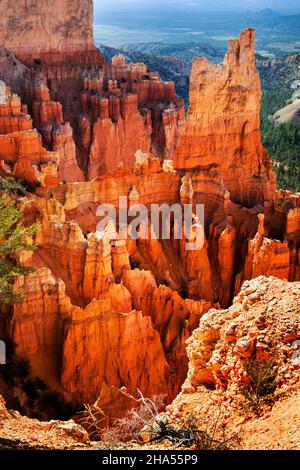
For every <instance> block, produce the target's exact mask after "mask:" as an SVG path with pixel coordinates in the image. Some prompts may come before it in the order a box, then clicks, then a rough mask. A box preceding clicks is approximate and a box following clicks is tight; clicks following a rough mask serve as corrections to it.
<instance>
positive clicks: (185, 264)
mask: <svg viewBox="0 0 300 470" xmlns="http://www.w3.org/2000/svg"><path fill="white" fill-rule="evenodd" d="M6 3H7V2H4V4H6ZM17 3H18V4H20V5H17V6H19V7H20V8H19V9H17V13H16V14H15V15H12V14H11V15H10V11H11V8H12V7H11V6H10V5H8V3H7V5H4V4H3V7H5V9H6V10H5V14H1V15H0V17H1V18H2V20H1V21H2V22H3V25H2V26H3V27H2V29H1V33H0V46H4V47H6V48H8V49H10V52H7V53H5V54H4V53H2V51H1V54H0V78H2V79H3V82H1V83H0V174H1V176H14V177H16V178H17V179H22V180H24V181H25V182H26V183H27V185H28V189H30V190H31V193H26V194H25V196H24V197H22V198H19V199H17V203H18V205H19V206H20V207H21V208H22V210H23V215H22V222H23V223H24V224H25V225H27V226H28V225H30V224H32V223H34V222H38V223H39V229H38V231H37V233H36V235H35V237H34V240H33V241H34V243H35V245H36V250H35V251H34V252H33V253H24V252H21V253H17V254H16V256H17V257H18V259H19V260H20V261H21V262H22V263H24V264H27V265H29V266H32V267H33V268H34V269H35V271H34V272H33V273H32V274H30V275H28V276H26V277H20V278H19V279H17V280H16V286H15V287H16V288H21V289H23V291H24V294H25V296H24V298H23V299H22V300H21V301H20V302H18V303H16V304H15V305H14V306H13V309H12V312H11V316H9V314H7V312H6V316H5V318H8V321H7V325H5V327H4V328H3V331H0V333H1V335H6V336H8V338H9V340H10V341H12V342H13V344H15V345H16V347H15V354H16V357H18V358H21V359H22V360H23V359H25V360H29V362H30V367H31V376H32V378H33V379H36V378H39V379H42V380H43V381H44V382H45V384H46V386H47V387H49V388H50V390H52V391H54V390H55V391H56V392H57V393H59V394H60V396H61V397H63V399H64V400H66V401H70V402H71V403H72V404H73V405H75V406H78V407H80V406H81V405H82V404H83V403H88V404H89V405H91V404H93V403H95V402H96V400H97V403H96V405H95V406H96V407H98V408H99V409H101V410H102V411H103V412H104V414H105V417H106V419H108V420H109V419H113V418H114V417H115V416H116V415H117V413H116V407H117V406H116V400H120V403H119V404H118V409H120V410H123V412H125V411H126V410H127V409H128V408H129V406H131V405H130V404H132V402H135V400H136V399H137V397H138V389H139V390H141V392H142V393H143V394H144V395H145V396H148V397H151V396H152V395H157V394H160V393H165V394H166V395H167V399H168V400H169V401H171V399H173V398H174V397H175V396H176V394H177V393H178V391H179V390H180V387H181V385H182V383H183V382H184V380H185V379H186V375H187V370H188V358H187V355H186V341H187V340H188V338H189V337H190V336H191V334H192V333H193V331H194V329H195V328H197V326H198V325H199V321H200V319H201V318H203V320H202V321H201V323H200V327H199V329H198V330H196V333H195V334H194V336H192V338H193V339H192V340H190V343H189V356H190V365H189V375H188V379H187V382H186V386H185V388H184V390H188V389H189V390H194V388H196V387H197V386H198V385H204V386H206V387H214V388H216V389H217V390H221V391H222V393H223V391H224V389H225V392H224V393H227V390H228V394H229V395H230V394H232V395H233V392H234V391H236V390H238V387H239V386H240V384H241V383H243V380H244V378H245V377H244V375H245V374H244V370H243V365H242V362H241V361H242V359H241V358H244V357H246V358H247V357H248V356H249V354H248V353H249V351H250V352H251V354H254V353H257V354H258V355H261V356H260V357H266V356H267V352H266V347H265V345H269V346H270V347H271V349H272V347H273V343H272V341H273V340H272V338H271V339H270V337H272V335H273V336H274V342H275V343H276V344H277V340H278V341H279V340H282V341H283V343H284V344H288V346H287V347H286V349H283V353H284V354H285V355H286V354H287V353H288V352H289V351H290V344H289V343H290V341H291V340H292V339H297V335H296V336H295V334H294V333H293V332H292V326H291V325H292V323H291V322H293V325H294V327H295V328H294V330H295V331H296V333H297V332H298V327H299V325H298V324H297V318H296V315H294V311H296V310H297V308H298V307H299V306H298V305H297V295H298V290H299V288H298V284H295V285H294V286H293V285H292V284H291V285H289V284H287V283H286V282H285V280H286V281H299V280H300V268H299V266H300V243H299V236H300V212H299V211H300V209H299V202H300V201H299V195H298V196H297V195H295V196H293V195H291V194H289V193H287V192H282V191H279V192H277V193H276V191H275V178H274V173H273V170H272V165H271V162H270V159H269V157H268V155H267V153H266V152H265V150H264V149H263V147H262V144H261V140H260V131H259V110H260V95H261V88H260V82H259V77H258V73H257V70H256V67H255V62H254V31H253V30H246V31H244V32H243V33H242V34H241V36H240V38H239V39H237V40H232V41H230V43H229V50H228V53H227V54H226V56H225V61H224V64H223V65H213V64H210V63H209V62H208V61H207V60H205V59H196V60H195V62H194V65H193V71H192V74H191V93H190V110H189V115H188V119H187V122H185V116H184V104H183V102H182V101H181V100H179V99H178V98H177V97H176V94H175V89H174V84H173V83H168V82H164V81H162V80H161V79H160V77H159V75H158V74H157V73H155V72H151V71H149V69H148V67H147V66H145V65H144V64H141V63H138V64H126V63H125V59H124V57H123V56H116V57H114V58H113V59H112V63H111V64H109V63H107V62H106V61H105V60H104V58H103V56H102V55H101V53H100V52H99V51H98V50H97V49H96V48H95V46H94V44H93V39H92V2H90V1H87V0H85V1H76V2H64V1H63V0H51V1H50V2H48V3H45V2H39V3H41V5H37V2H34V1H27V2H25V5H24V2H17ZM71 3H72V5H71ZM3 7H2V4H1V7H0V13H3V12H2V8H3ZM52 10H55V11H56V12H57V15H53V14H51V13H50V11H52ZM33 23H34V24H35V25H36V26H35V27H34V28H32V27H31V25H32V24H33ZM11 25H14V27H13V28H12V27H11ZM54 30H55V31H54ZM49 37H51V40H49ZM14 54H15V55H14ZM16 92H17V93H16ZM120 197H123V198H125V199H126V202H127V206H128V207H129V208H131V209H132V210H133V209H134V207H135V205H136V204H138V203H141V204H144V205H145V206H146V208H147V211H148V214H149V226H148V228H147V230H146V232H147V235H149V234H150V233H151V224H150V222H151V221H150V214H151V204H167V205H169V206H172V205H173V204H178V205H181V207H184V205H185V204H192V206H193V214H192V216H193V221H194V223H195V225H194V230H195V227H196V226H197V227H198V228H199V229H201V234H202V238H203V244H202V245H201V248H200V249H198V250H194V251H193V250H189V249H188V245H187V244H188V243H191V242H192V241H193V240H192V238H193V234H194V232H192V233H190V234H187V233H186V232H185V230H186V227H185V226H183V236H182V239H181V240H173V239H170V240H163V239H162V237H161V236H160V235H159V236H158V237H157V239H151V238H150V237H149V236H148V238H147V237H145V239H138V240H132V239H130V238H126V237H124V236H121V237H118V236H117V234H116V230H117V229H118V228H119V225H120V224H119V220H118V219H117V220H116V221H115V224H114V223H113V222H110V223H108V224H107V225H106V227H105V228H102V229H101V230H100V229H99V228H98V223H99V222H100V220H101V217H100V216H97V208H98V206H100V205H101V204H112V205H113V206H114V207H115V208H118V207H119V198H120ZM197 204H204V216H203V220H202V219H201V214H200V215H199V214H198V212H197ZM131 220H132V218H129V222H130V221H131ZM182 225H184V224H183V223H182ZM173 229H174V223H173V221H172V222H171V230H173ZM261 275H264V276H276V277H277V278H280V279H282V281H279V280H275V279H273V278H272V279H271V280H265V279H264V278H259V280H257V281H252V282H250V283H249V282H248V281H249V280H251V279H252V278H254V277H257V276H261ZM244 281H247V282H248V284H247V283H246V284H244ZM243 284H244V287H243V289H242V291H241V293H240V294H238V293H239V291H240V290H241V287H242V285H243ZM247 289H248V290H249V289H250V290H251V289H252V290H253V289H254V290H253V292H250V293H249V292H248V291H247ZM276 289H279V290H280V292H281V293H282V296H281V297H282V298H281V297H279V298H278V301H277V298H276V299H275V300H276V304H275V303H274V305H276V308H275V307H274V309H273V310H272V305H273V304H272V301H273V300H274V299H272V298H271V297H272V295H273V294H274V291H275V290H276ZM293 289H294V290H293ZM235 294H238V297H236V300H235V302H234V305H233V307H231V308H230V309H229V310H218V309H219V308H228V307H229V306H230V304H231V302H232V300H233V298H234V295H235ZM252 294H253V295H252ZM251 295H252V297H251ZM256 301H257V302H258V303H257V305H256V306H255V308H254V310H251V308H250V307H251V306H252V304H253V303H255V302H256ZM286 305H287V306H288V307H287V308H290V309H291V312H292V313H291V315H290V318H288V316H287V313H288V312H287V310H286ZM212 307H213V308H214V309H213V310H210V309H211V308H212ZM277 307H278V308H277ZM209 310H210V312H209V313H207V312H208V311H209ZM2 323H3V322H2ZM2 323H1V324H2ZM233 323H235V324H234V325H233ZM272 325H273V326H272ZM282 325H285V326H283V327H282ZM229 330H230V331H229ZM228 331H229V333H228ZM297 334H298V333H297ZM248 339H249V341H248ZM269 340H270V341H269ZM268 341H269V342H268ZM269 343H270V344H269ZM271 343H272V344H271ZM275 343H274V344H275ZM243 348H244V349H243ZM245 354H246V355H245ZM247 354H248V356H247ZM249 357H250V356H249ZM286 357H287V355H286ZM287 360H288V359H287ZM295 370H296V369H293V367H292V366H291V367H290V368H289V373H290V375H291V378H292V380H294V378H295V375H296V373H295ZM123 387H125V388H126V390H125V389H124V388H123ZM1 392H2V389H1ZM15 392H16V397H18V400H19V403H20V402H21V401H22V399H21V397H23V395H22V394H23V391H21V390H20V389H19V390H16V391H15ZM2 393H3V395H5V391H3V392H2ZM129 395H130V397H129ZM23 398H24V397H23ZM25 401H26V400H25Z"/></svg>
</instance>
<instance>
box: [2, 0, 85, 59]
mask: <svg viewBox="0 0 300 470" xmlns="http://www.w3.org/2000/svg"><path fill="white" fill-rule="evenodd" d="M0 47H5V48H6V49H9V50H10V51H12V52H14V53H15V54H16V55H17V56H20V57H26V56H35V55H37V58H38V56H39V54H41V53H49V52H68V51H71V52H73V51H85V50H89V49H93V48H94V38H93V1H92V0H71V1H70V0H15V1H14V2H11V1H9V0H2V1H1V5H0Z"/></svg>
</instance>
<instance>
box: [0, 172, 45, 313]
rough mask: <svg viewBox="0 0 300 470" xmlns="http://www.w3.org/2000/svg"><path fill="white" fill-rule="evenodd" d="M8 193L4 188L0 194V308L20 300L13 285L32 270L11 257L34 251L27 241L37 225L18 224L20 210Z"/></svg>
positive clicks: (10, 183)
mask: <svg viewBox="0 0 300 470" xmlns="http://www.w3.org/2000/svg"><path fill="white" fill-rule="evenodd" d="M16 184H18V183H16ZM7 185H8V186H9V187H12V186H13V183H12V182H10V181H8V182H7ZM10 185H12V186H10ZM8 191H9V189H8V188H6V192H2V194H1V192H0V306H1V305H10V304H12V303H14V302H17V301H19V300H20V299H21V298H22V295H21V292H14V289H13V283H14V280H15V278H16V276H18V275H19V274H27V273H28V272H31V271H32V268H29V267H26V266H22V265H21V264H20V263H19V262H18V261H17V260H16V259H15V258H14V256H13V255H14V254H15V253H17V252H18V251H20V250H27V251H32V250H34V246H33V244H32V243H31V242H30V241H29V239H30V237H32V236H33V235H34V234H35V233H36V231H37V229H38V224H34V225H32V226H30V227H24V226H23V225H22V224H21V223H20V219H21V216H22V210H21V209H19V208H18V207H17V205H16V201H15V200H14V199H13V198H12V197H11V196H10V195H9V194H8ZM11 191H13V189H11Z"/></svg>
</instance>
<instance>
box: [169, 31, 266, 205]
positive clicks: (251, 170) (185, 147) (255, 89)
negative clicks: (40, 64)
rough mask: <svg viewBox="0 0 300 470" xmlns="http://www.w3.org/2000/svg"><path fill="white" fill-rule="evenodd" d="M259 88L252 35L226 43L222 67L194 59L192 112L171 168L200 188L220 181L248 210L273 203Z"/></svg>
mask: <svg viewBox="0 0 300 470" xmlns="http://www.w3.org/2000/svg"><path fill="white" fill-rule="evenodd" d="M260 98H261V85H260V80H259V75H258V71H257V68H256V65H255V55H254V30H253V29H247V30H245V31H244V32H242V34H241V35H240V38H239V39H234V40H230V41H229V47H228V52H227V54H226V55H225V60H224V64H222V65H216V64H213V63H211V62H209V61H208V60H207V59H206V58H199V59H195V60H194V63H193V69H192V73H191V84H190V110H189V115H188V121H187V125H186V129H185V131H184V132H183V135H182V137H181V140H180V143H179V146H178V148H177V152H176V155H175V158H174V160H175V162H174V166H175V168H176V169H178V170H185V171H191V170H194V172H195V171H197V172H198V173H199V172H200V175H198V182H199V181H200V180H201V173H203V175H204V176H203V178H204V179H205V180H207V179H208V176H209V173H211V174H212V173H213V176H212V177H211V179H214V178H216V176H217V178H218V180H219V181H221V182H222V184H223V186H224V188H225V190H228V191H229V192H230V193H231V199H232V200H233V201H235V202H238V203H241V204H245V205H247V206H251V205H254V204H257V203H261V202H263V201H264V200H266V199H270V198H271V193H272V192H274V191H275V177H274V173H273V170H272V165H271V161H270V158H269V156H268V154H267V152H266V151H265V150H264V148H263V146H262V144H261V135H260V120H259V112H260Z"/></svg>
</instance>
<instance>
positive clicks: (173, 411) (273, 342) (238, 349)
mask: <svg viewBox="0 0 300 470" xmlns="http://www.w3.org/2000/svg"><path fill="white" fill-rule="evenodd" d="M299 293H300V284H299V282H298V283H288V282H286V281H282V280H280V279H277V278H274V277H269V278H266V277H263V276H260V277H258V278H257V279H254V280H252V281H250V282H249V281H247V282H245V283H244V285H243V287H242V289H241V291H240V293H239V294H238V296H237V297H236V298H235V299H234V302H233V305H232V306H231V307H230V308H229V309H228V310H221V311H220V310H211V311H210V312H208V313H207V314H206V315H204V316H203V317H202V319H201V320H200V325H199V328H197V329H196V330H195V331H194V333H193V335H192V336H191V337H190V339H189V340H188V357H189V372H188V377H187V380H186V382H185V384H184V385H183V388H182V392H181V394H180V395H179V396H178V397H177V398H176V400H175V401H174V402H173V403H172V405H170V406H169V407H167V410H168V412H167V415H168V417H169V419H170V420H171V422H172V423H174V424H176V423H180V422H181V423H182V422H184V421H185V420H191V419H192V420H193V422H195V423H197V425H198V426H199V427H200V428H201V429H203V430H204V431H206V432H208V433H212V432H214V436H215V438H220V439H222V437H221V436H222V432H223V433H224V429H226V436H227V438H230V437H232V436H234V435H236V434H237V433H238V436H239V439H240V443H239V447H238V448H242V449H248V450H249V449H262V448H267V449H296V448H298V445H299V437H300V436H299V429H298V426H297V421H298V417H299V408H298V405H296V403H297V400H299V368H300V362H299V352H298V351H299V338H300V324H299V309H300V300H299V299H300V297H299ZM251 360H252V361H253V360H256V361H258V363H257V366H256V367H262V365H263V364H268V361H269V364H272V366H269V367H273V368H274V369H273V370H274V374H275V375H274V383H275V390H273V393H274V395H273V400H274V401H273V402H271V403H272V404H271V405H270V404H269V405H265V407H264V406H262V410H261V416H260V417H258V416H257V414H255V413H253V412H251V409H250V407H249V404H248V407H247V401H246V398H245V396H247V395H245V388H247V389H248V387H249V386H250V384H251V380H252V377H251V376H250V375H249V368H248V367H247V366H248V364H249V362H250V361H251ZM259 364H260V365H259ZM250 370H251V369H250ZM269 371H270V369H269ZM265 377H266V375H265ZM269 398H270V397H269ZM269 403H270V400H269ZM286 420H287V425H285V422H286ZM222 429H223V431H222ZM291 429H293V432H292V433H291V432H290V431H291ZM253 433H254V434H255V435H253ZM256 433H258V434H256ZM211 435H212V434H211ZM232 445H234V442H232Z"/></svg>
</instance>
